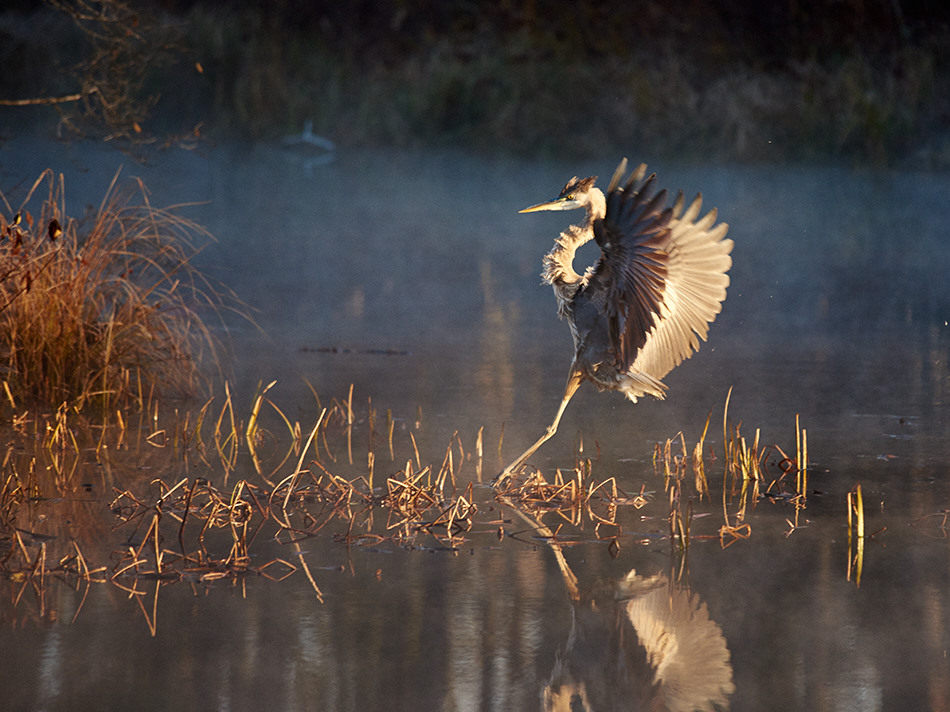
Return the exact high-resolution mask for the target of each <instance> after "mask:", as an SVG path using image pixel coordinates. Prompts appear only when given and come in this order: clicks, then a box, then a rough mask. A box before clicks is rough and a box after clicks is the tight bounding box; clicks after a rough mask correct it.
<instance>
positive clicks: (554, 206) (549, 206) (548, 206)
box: [518, 198, 564, 213]
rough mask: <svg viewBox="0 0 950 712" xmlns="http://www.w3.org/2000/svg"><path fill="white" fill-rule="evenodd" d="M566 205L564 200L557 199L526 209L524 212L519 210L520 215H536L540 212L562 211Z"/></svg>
mask: <svg viewBox="0 0 950 712" xmlns="http://www.w3.org/2000/svg"><path fill="white" fill-rule="evenodd" d="M563 205H564V199H563V198H555V199H554V200H549V201H547V202H546V203H538V204H537V205H532V206H531V207H530V208H525V209H524V210H519V211H518V212H519V213H536V212H538V211H539V210H561V209H562V206H563Z"/></svg>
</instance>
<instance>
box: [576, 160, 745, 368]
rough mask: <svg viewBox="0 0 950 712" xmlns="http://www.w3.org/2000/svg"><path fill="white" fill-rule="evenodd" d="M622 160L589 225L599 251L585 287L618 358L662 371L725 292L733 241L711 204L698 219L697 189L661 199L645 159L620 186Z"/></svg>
mask: <svg viewBox="0 0 950 712" xmlns="http://www.w3.org/2000/svg"><path fill="white" fill-rule="evenodd" d="M625 165H626V164H625V162H622V163H621V164H620V166H619V167H618V169H617V172H615V173H614V178H613V180H611V183H610V186H609V188H608V191H607V196H606V201H607V210H606V214H605V216H604V218H603V219H602V220H598V221H596V222H595V223H594V226H593V227H594V237H595V239H596V240H597V243H598V244H599V245H600V247H601V250H602V252H603V254H602V256H601V259H600V260H599V262H598V263H597V265H596V266H595V268H594V272H593V274H592V275H591V277H590V279H589V280H588V284H587V285H586V289H587V290H588V293H589V296H590V297H591V299H593V300H594V301H595V302H596V303H597V304H598V305H599V306H600V308H601V310H602V311H603V313H604V315H605V317H606V321H607V328H608V343H609V345H610V349H611V351H612V354H613V357H614V360H615V366H616V367H617V368H618V369H620V370H622V371H627V370H630V369H631V367H632V368H633V369H634V370H636V371H638V372H641V373H645V374H649V375H650V376H652V377H654V378H656V379H660V378H662V377H663V376H665V375H666V374H667V373H669V372H670V370H672V369H673V368H674V367H675V366H676V365H677V364H679V363H680V362H681V361H683V360H684V359H686V358H689V356H691V355H692V354H693V352H694V351H695V350H697V349H698V348H699V341H698V338H702V339H704V340H705V338H706V334H707V332H708V328H709V322H710V321H712V319H713V318H714V317H715V315H716V314H718V313H719V311H720V303H721V302H722V300H723V299H725V296H726V287H727V286H728V284H729V278H728V276H727V275H726V274H725V272H726V270H728V269H729V266H730V265H731V263H732V260H731V258H730V257H729V252H730V251H731V249H732V241H731V240H723V237H724V236H725V234H726V231H727V230H728V226H727V225H726V224H725V223H721V224H719V225H715V222H716V211H715V210H712V211H710V212H709V213H707V214H706V215H705V216H704V217H703V218H702V219H700V220H698V221H697V220H696V218H697V216H698V215H699V211H700V209H701V207H702V198H701V197H700V196H697V197H696V199H695V200H693V202H692V203H690V205H689V207H688V208H686V210H685V211H684V209H683V206H684V200H683V195H682V193H680V194H679V195H678V196H677V199H676V201H675V202H674V204H673V206H672V207H666V203H667V192H666V191H665V190H661V191H659V192H657V193H656V194H654V193H653V191H654V190H655V178H654V176H652V175H651V176H649V177H648V178H644V175H645V173H646V166H645V165H641V166H640V167H639V168H638V169H637V170H636V171H634V172H633V174H632V175H631V176H630V178H629V179H628V181H627V183H626V185H624V186H623V187H622V188H621V187H620V181H621V179H622V173H623V172H624V170H625Z"/></svg>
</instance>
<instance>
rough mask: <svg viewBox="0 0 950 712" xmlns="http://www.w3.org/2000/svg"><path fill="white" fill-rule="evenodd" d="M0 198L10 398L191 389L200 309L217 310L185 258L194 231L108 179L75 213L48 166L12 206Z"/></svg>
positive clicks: (141, 193)
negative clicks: (98, 196)
mask: <svg viewBox="0 0 950 712" xmlns="http://www.w3.org/2000/svg"><path fill="white" fill-rule="evenodd" d="M0 200H2V204H0V211H2V210H3V209H4V208H5V210H6V214H2V212H0V369H2V371H0V375H2V378H3V380H5V381H6V382H7V383H8V384H9V387H10V390H11V391H12V393H13V395H15V396H17V397H22V398H27V399H32V400H38V401H40V402H45V403H46V404H51V405H56V404H59V403H61V402H70V403H78V404H80V405H81V404H82V403H83V402H85V401H87V400H92V401H95V402H96V403H99V404H102V405H104V406H109V407H119V406H126V405H133V404H138V405H139V406H142V405H143V404H144V402H145V401H146V400H147V399H149V398H150V397H151V396H153V395H157V394H166V395H184V394H192V393H194V392H195V391H196V390H197V389H198V387H199V385H200V383H201V381H202V376H201V374H200V372H199V363H200V361H201V356H202V354H203V352H205V351H212V352H213V351H214V350H215V347H216V342H215V339H214V338H213V336H212V334H211V332H210V331H209V329H208V328H207V327H206V326H205V324H204V322H203V321H202V318H201V313H202V312H205V311H207V310H212V311H215V312H216V310H217V309H218V307H219V306H220V305H221V299H220V296H219V294H218V293H217V292H216V291H215V290H214V289H213V288H212V287H211V286H210V285H209V284H208V283H207V281H205V280H204V279H203V278H202V277H201V275H200V274H199V273H198V271H197V270H196V269H195V267H194V266H193V265H192V264H191V260H192V258H193V257H194V255H195V254H196V249H195V247H194V246H193V240H194V239H195V238H208V239H210V238H211V236H210V235H209V234H208V233H207V232H206V231H205V230H203V229H202V228H201V227H199V226H198V225H197V224H195V223H194V222H192V221H190V220H188V219H186V218H183V217H181V216H180V215H179V214H177V213H176V212H175V211H174V209H161V208H156V207H154V206H152V205H151V204H150V203H149V200H148V193H147V191H146V189H145V186H144V185H143V184H142V183H141V181H132V182H130V183H129V184H128V185H127V186H125V187H120V186H119V185H118V174H117V175H116V178H115V179H114V180H113V182H112V184H111V185H110V186H109V189H108V190H107V192H106V194H105V197H104V198H103V200H102V203H101V204H100V205H99V207H98V209H97V210H94V211H91V212H90V213H89V214H88V215H86V216H85V217H84V218H82V219H76V218H72V217H69V216H68V215H67V214H66V206H65V185H64V181H63V178H62V176H59V177H57V176H55V175H54V174H53V172H52V171H50V170H46V171H44V172H43V173H42V174H41V175H40V176H39V178H37V180H36V181H35V183H34V184H33V186H32V187H31V188H30V190H29V191H28V192H27V194H26V197H25V198H23V200H22V201H20V203H19V205H18V206H17V207H16V208H14V207H12V206H11V204H10V199H9V197H8V196H7V195H4V194H2V193H0Z"/></svg>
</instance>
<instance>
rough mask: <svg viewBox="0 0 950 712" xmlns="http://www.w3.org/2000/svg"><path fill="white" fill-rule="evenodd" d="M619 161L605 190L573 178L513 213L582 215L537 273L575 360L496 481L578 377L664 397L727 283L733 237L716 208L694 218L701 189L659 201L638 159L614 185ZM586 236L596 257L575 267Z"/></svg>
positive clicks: (663, 195) (635, 394) (620, 171)
mask: <svg viewBox="0 0 950 712" xmlns="http://www.w3.org/2000/svg"><path fill="white" fill-rule="evenodd" d="M626 166H627V161H626V159H624V160H623V161H621V163H620V165H619V166H618V167H617V170H616V171H615V172H614V175H613V178H612V179H611V181H610V184H609V186H608V188H607V193H606V195H605V194H604V192H603V191H601V190H600V189H599V188H597V187H596V186H595V182H596V178H595V177H591V178H584V179H578V178H576V177H575V178H572V179H571V180H570V181H568V183H567V185H566V186H564V189H563V190H562V191H561V193H560V195H559V196H558V197H557V198H555V199H554V200H551V201H548V202H545V203H540V204H538V205H534V206H532V207H530V208H526V209H524V210H522V211H521V212H534V211H538V210H571V209H579V208H583V209H584V210H585V213H586V217H585V219H584V220H583V221H582V222H580V223H578V224H576V225H571V226H570V227H568V228H567V229H566V230H564V232H562V233H561V235H560V236H559V237H558V238H557V239H556V240H555V244H554V248H553V249H552V250H551V251H550V252H549V253H548V254H547V255H546V256H545V258H544V269H543V272H542V278H543V280H544V281H545V282H546V283H547V284H550V285H551V286H552V287H553V288H554V295H555V298H556V300H557V307H558V315H559V316H560V317H561V318H563V319H565V320H566V321H567V322H568V324H569V326H570V328H571V335H572V336H573V339H574V359H573V361H572V363H571V368H570V372H569V375H568V381H567V386H566V387H565V390H564V396H563V398H562V400H561V405H560V407H559V409H558V412H557V414H556V416H555V418H554V422H553V423H552V424H551V425H550V426H549V427H548V428H547V430H546V431H545V433H544V435H542V436H541V438H540V439H539V440H538V441H537V442H536V443H535V444H534V445H532V446H531V447H530V448H528V450H526V451H525V452H524V453H523V454H522V455H521V457H519V458H518V459H517V460H515V461H514V462H513V463H511V465H509V466H508V467H507V468H505V470H504V471H503V472H502V473H501V474H500V475H499V476H498V478H496V480H495V484H496V485H497V484H499V483H501V482H502V481H503V480H505V479H507V477H508V476H509V475H510V474H511V473H512V472H513V471H514V470H515V469H516V468H518V467H520V466H521V465H522V464H523V463H524V462H525V460H527V458H528V457H530V456H531V455H532V454H533V453H534V452H535V451H536V450H537V449H538V447H540V446H541V444H542V443H544V442H545V441H546V440H547V439H548V438H550V437H551V436H552V435H553V434H554V433H555V432H556V430H557V426H558V423H559V422H560V419H561V416H562V415H563V413H564V409H565V408H566V407H567V403H568V402H569V401H570V399H571V397H572V396H573V395H574V393H575V392H576V390H577V388H578V387H579V386H580V384H581V383H582V382H583V381H585V380H586V381H590V382H591V383H593V384H594V385H595V386H597V388H599V389H600V390H612V391H619V392H621V393H623V394H624V395H625V396H626V397H627V398H629V399H630V400H631V401H634V402H636V400H637V398H639V397H641V396H644V395H650V396H654V397H656V398H663V397H664V395H665V393H666V390H667V389H666V386H665V385H664V383H663V381H662V380H661V379H662V378H663V377H664V376H666V374H667V373H669V372H670V371H671V370H672V369H673V368H675V367H676V366H677V365H679V364H680V363H681V362H682V361H683V360H684V359H687V358H689V357H690V356H692V354H693V353H694V352H695V351H697V350H698V349H699V344H700V340H701V339H702V340H703V341H705V339H706V336H707V334H708V331H709V324H710V323H712V321H713V320H714V319H715V318H716V315H717V314H719V312H720V310H721V305H722V302H723V300H724V299H725V298H726V287H728V286H729V276H728V274H727V272H728V270H729V268H730V267H731V266H732V258H731V257H730V256H729V255H730V252H731V251H732V245H733V243H732V240H728V239H725V236H726V232H727V231H728V229H729V227H728V225H726V224H725V223H718V224H717V222H716V220H717V212H716V210H715V209H713V210H710V211H709V212H708V213H706V214H705V215H704V216H702V217H700V211H701V209H702V196H700V195H697V196H696V198H694V199H693V200H692V202H690V204H689V205H688V206H687V205H686V203H685V200H684V196H683V193H682V192H680V193H679V194H678V195H677V197H676V199H675V200H674V201H673V204H672V205H667V203H668V195H667V191H666V190H656V178H655V176H653V175H651V176H649V177H646V165H645V164H641V165H640V166H639V167H638V168H637V169H636V170H635V171H634V172H633V173H632V174H631V175H630V176H629V177H628V178H627V180H626V182H623V178H624V175H625V173H626ZM591 240H594V241H596V243H597V244H598V246H599V247H600V249H601V255H600V259H599V260H598V261H597V262H596V264H594V265H593V266H591V267H589V268H588V269H587V270H586V271H585V272H584V274H582V275H581V274H578V273H577V272H575V271H574V264H573V263H574V257H575V254H576V253H577V250H578V249H579V248H580V247H581V246H582V245H584V244H586V243H587V242H589V241H591Z"/></svg>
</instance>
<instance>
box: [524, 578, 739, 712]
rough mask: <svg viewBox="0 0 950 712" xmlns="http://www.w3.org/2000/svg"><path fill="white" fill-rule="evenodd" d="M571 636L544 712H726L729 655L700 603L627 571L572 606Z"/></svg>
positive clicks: (550, 684)
mask: <svg viewBox="0 0 950 712" xmlns="http://www.w3.org/2000/svg"><path fill="white" fill-rule="evenodd" d="M572 612H573V621H572V625H571V633H570V636H569V638H568V641H567V643H566V644H565V646H564V648H563V649H562V650H561V651H560V653H559V655H558V659H557V663H556V665H555V666H554V670H553V671H552V673H551V678H550V680H549V681H548V684H547V685H546V686H545V688H544V690H543V692H542V696H541V698H542V709H543V710H544V712H591V711H593V710H598V711H599V712H605V711H607V710H631V709H644V710H665V711H666V712H697V711H701V712H713V711H714V710H724V709H728V708H729V699H730V697H731V696H732V694H733V693H734V692H735V689H736V688H735V684H734V683H733V679H732V663H731V660H730V657H731V656H730V653H729V647H728V645H727V643H726V639H725V637H724V636H723V634H722V629H721V628H720V627H719V625H718V624H717V623H716V622H715V621H714V620H712V619H711V618H710V617H709V611H708V609H707V607H706V604H705V603H703V602H702V601H701V600H700V599H699V596H697V595H696V594H694V593H691V592H690V591H689V590H688V589H684V588H682V587H680V586H679V585H675V584H671V583H670V581H669V580H668V579H667V578H666V576H664V575H662V574H657V575H654V576H642V575H639V574H638V573H637V572H636V571H630V572H629V573H628V574H627V575H626V576H625V577H624V578H622V579H620V580H619V581H616V582H614V584H613V585H612V586H607V587H605V588H604V589H603V590H601V591H599V592H598V594H597V595H596V596H595V598H594V599H587V598H586V597H584V598H581V597H577V598H575V599H574V601H573V607H572Z"/></svg>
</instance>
